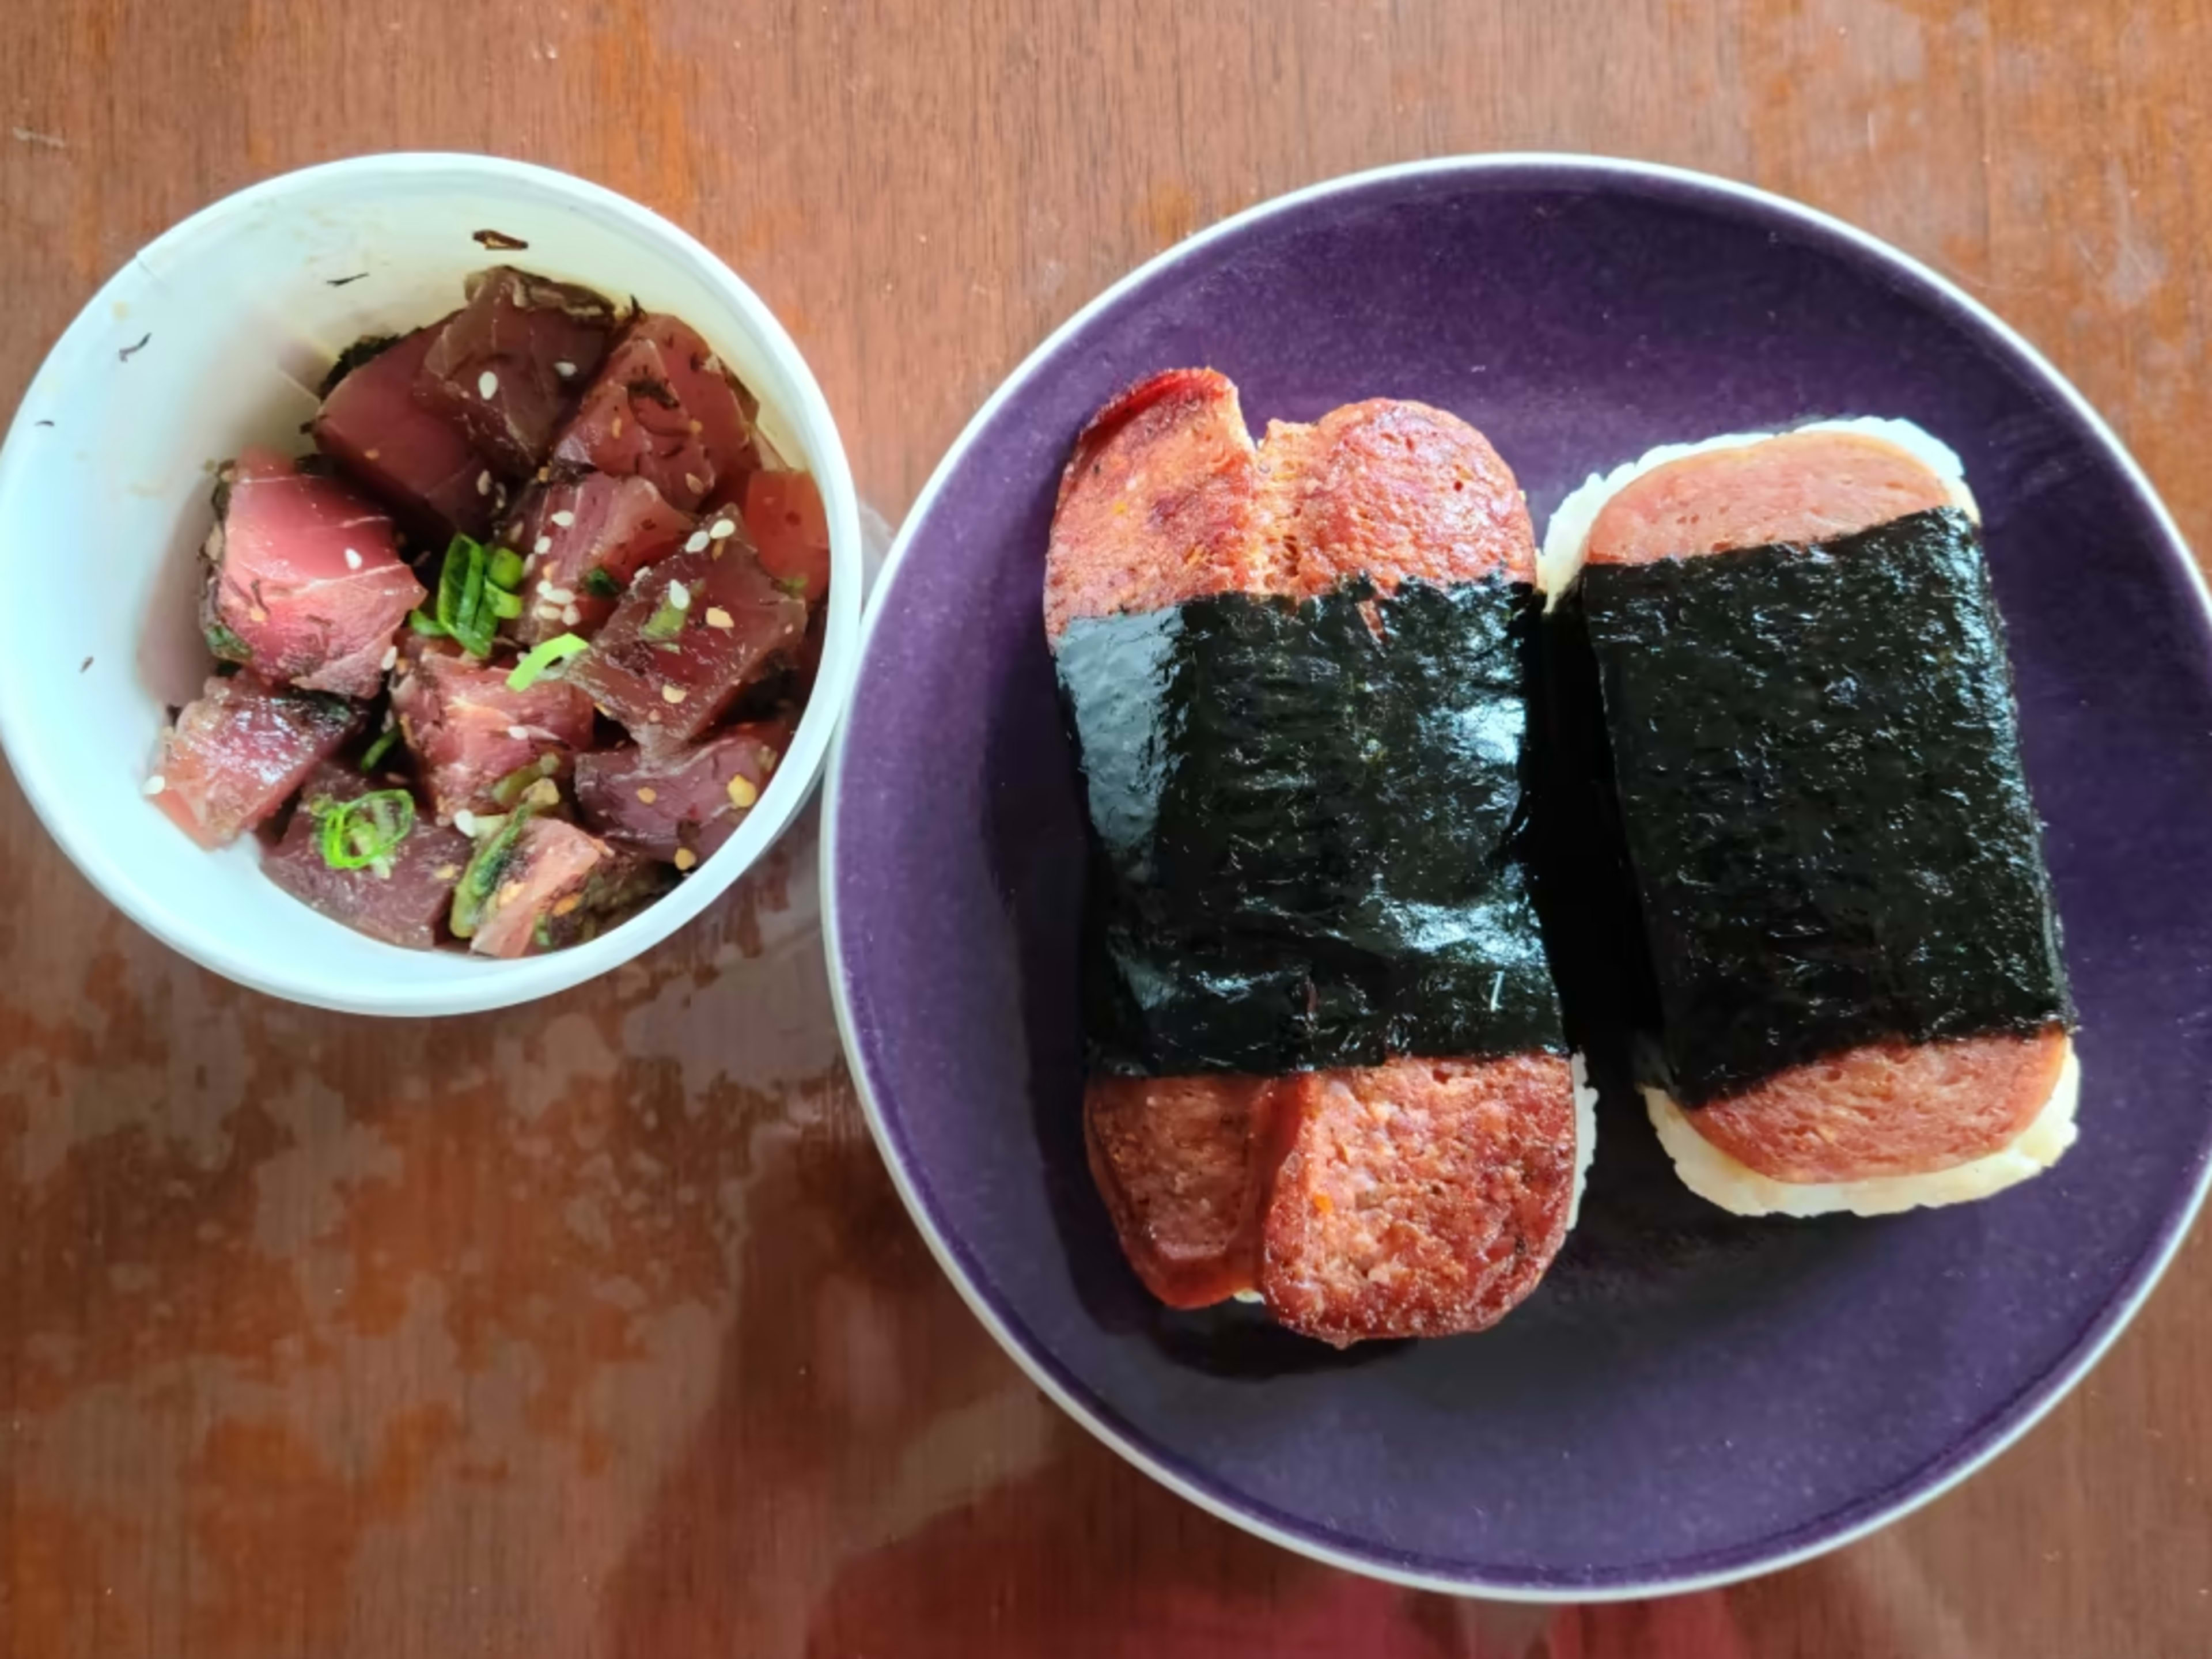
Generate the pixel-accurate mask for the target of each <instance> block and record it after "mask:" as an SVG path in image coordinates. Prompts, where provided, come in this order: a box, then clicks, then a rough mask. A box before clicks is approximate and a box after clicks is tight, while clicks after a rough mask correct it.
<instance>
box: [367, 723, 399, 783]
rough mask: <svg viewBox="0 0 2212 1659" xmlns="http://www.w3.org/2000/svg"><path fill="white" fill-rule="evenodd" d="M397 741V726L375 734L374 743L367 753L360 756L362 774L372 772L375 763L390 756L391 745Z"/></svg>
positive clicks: (388, 727) (387, 727) (374, 768)
mask: <svg viewBox="0 0 2212 1659" xmlns="http://www.w3.org/2000/svg"><path fill="white" fill-rule="evenodd" d="M398 741H399V728H398V726H396V725H394V726H386V727H385V728H384V730H383V731H381V732H378V733H377V736H376V741H375V742H374V743H372V744H369V745H368V751H367V752H366V753H365V754H363V755H362V757H361V769H362V771H364V772H374V770H376V763H377V762H379V761H380V760H382V759H383V758H384V757H386V755H388V754H390V753H391V752H392V744H395V743H397V742H398Z"/></svg>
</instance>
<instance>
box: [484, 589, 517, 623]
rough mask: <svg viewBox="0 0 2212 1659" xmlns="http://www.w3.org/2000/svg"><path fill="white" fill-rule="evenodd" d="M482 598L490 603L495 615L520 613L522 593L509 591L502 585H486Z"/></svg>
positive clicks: (507, 615)
mask: <svg viewBox="0 0 2212 1659" xmlns="http://www.w3.org/2000/svg"><path fill="white" fill-rule="evenodd" d="M484 599H486V600H487V601H488V602H489V604H490V605H491V614H492V615H493V616H495V617H519V616H520V615H521V614H522V595H521V594H520V593H510V592H507V590H506V589H505V588H503V587H487V588H486V589H484Z"/></svg>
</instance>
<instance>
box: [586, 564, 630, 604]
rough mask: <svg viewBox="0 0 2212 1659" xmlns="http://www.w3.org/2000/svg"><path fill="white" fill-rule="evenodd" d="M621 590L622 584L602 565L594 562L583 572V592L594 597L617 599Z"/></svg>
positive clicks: (620, 595)
mask: <svg viewBox="0 0 2212 1659" xmlns="http://www.w3.org/2000/svg"><path fill="white" fill-rule="evenodd" d="M622 591H623V585H622V584H621V583H620V582H618V581H617V580H615V578H614V573H613V572H611V571H610V570H608V569H607V568H605V566H604V565H596V564H595V565H593V566H592V568H590V569H589V570H586V572H585V573H584V592H586V593H589V594H590V595H591V596H592V598H593V599H620V598H621V597H622Z"/></svg>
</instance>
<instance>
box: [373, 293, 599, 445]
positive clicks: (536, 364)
mask: <svg viewBox="0 0 2212 1659" xmlns="http://www.w3.org/2000/svg"><path fill="white" fill-rule="evenodd" d="M467 292H468V296H469V302H468V304H466V305H465V306H464V307H461V309H460V310H459V311H457V312H455V313H453V317H452V318H451V319H449V320H448V321H447V323H446V325H445V326H444V327H442V328H441V329H440V330H439V331H438V337H437V338H436V339H435V341H433V342H432V343H431V346H430V349H429V353H428V356H426V357H424V359H423V360H422V374H420V375H419V376H418V377H417V378H416V382H415V396H416V399H417V400H418V401H419V402H420V403H421V404H422V406H423V407H424V408H426V409H428V410H433V411H435V413H438V414H441V415H443V416H446V417H447V418H448V419H449V420H452V421H454V422H458V423H459V426H460V428H461V429H462V430H463V431H465V432H466V433H467V434H468V435H469V439H470V441H471V442H472V443H473V444H475V446H476V447H477V449H478V450H479V451H481V452H482V453H483V454H484V455H486V456H488V457H489V459H491V461H492V462H493V464H494V465H496V466H497V467H499V468H500V469H501V470H502V471H505V472H506V473H507V475H508V476H509V477H517V478H519V477H522V476H523V475H524V474H526V473H528V472H532V471H536V470H537V468H538V465H540V464H541V463H543V462H544V459H545V454H546V451H547V450H549V449H550V448H551V447H552V444H553V434H554V431H555V429H556V428H558V427H559V425H560V424H561V416H562V413H563V412H564V411H565V410H566V408H567V406H568V400H569V399H570V398H572V397H574V395H575V393H576V392H579V391H580V390H581V389H582V388H583V387H585V386H588V385H590V384H591V380H592V375H593V374H596V373H597V372H598V371H599V365H600V363H601V362H604V361H605V357H606V355H607V343H608V342H609V340H610V339H611V337H613V334H614V331H615V325H616V322H617V315H616V312H615V307H614V305H613V304H612V302H611V301H608V300H607V299H605V297H604V296H602V295H597V294H594V293H592V290H591V289H587V288H577V287H575V286H574V285H573V284H570V283H554V282H548V281H547V280H546V279H545V278H544V277H543V276H532V275H531V274H530V273H529V272H528V271H526V270H515V269H514V268H513V266H511V265H495V266H493V267H492V268H491V269H490V270H480V271H478V272H477V273H476V275H474V276H471V277H470V278H469V281H468V289H467Z"/></svg>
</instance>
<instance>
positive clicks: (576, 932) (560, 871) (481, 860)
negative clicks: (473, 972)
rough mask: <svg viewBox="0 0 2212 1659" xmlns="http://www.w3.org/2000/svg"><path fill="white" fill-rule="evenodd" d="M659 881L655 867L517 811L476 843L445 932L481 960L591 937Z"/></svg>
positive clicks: (570, 827) (594, 839) (653, 890)
mask: <svg viewBox="0 0 2212 1659" xmlns="http://www.w3.org/2000/svg"><path fill="white" fill-rule="evenodd" d="M664 884H665V874H664V872H661V871H660V869H659V866H655V865H653V864H650V863H648V862H647V860H643V859H641V858H639V857H637V856H636V854H632V853H626V852H623V851H622V850H620V849H619V848H613V847H610V846H609V845H607V843H606V842H603V841H601V840H599V838H598V837H597V836H592V835H588V834H586V832H585V831H583V830H581V829H578V828H577V827H576V826H575V825H574V824H573V823H564V822H563V821H562V820H561V819H559V818H549V817H537V816H535V815H533V814H532V813H530V812H528V811H520V812H517V813H516V814H515V815H514V816H513V817H511V818H510V819H508V821H507V823H506V824H504V825H503V826H501V829H499V830H498V832H497V833H496V834H495V835H493V836H491V837H490V838H489V840H487V841H486V842H483V844H482V845H481V846H480V847H479V848H477V856H476V858H475V860H474V861H472V862H471V865H470V866H469V868H468V870H467V872H465V874H464V876H463V877H462V880H461V887H460V890H459V891H458V892H457V893H456V894H455V895H454V900H453V932H454V933H456V934H457V935H459V936H460V937H462V938H465V939H467V940H468V941H469V948H470V949H471V950H472V951H477V952H479V953H481V954H482V955H484V956H488V957H520V956H528V955H531V954H532V953H533V952H535V951H556V950H559V949H561V948H562V946H564V945H574V944H577V943H579V942H580V941H581V940H584V939H590V938H592V937H593V936H595V935H596V934H597V933H599V931H600V930H601V929H602V928H605V927H609V926H611V924H612V923H614V922H615V921H619V920H620V919H621V918H622V916H623V915H624V914H626V913H627V912H628V911H629V909H630V908H633V907H634V906H635V905H636V904H637V903H639V902H641V901H642V900H644V899H647V898H649V897H651V896H653V894H654V893H656V892H658V891H659V890H660V889H661V887H662V886H663V885H664Z"/></svg>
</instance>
